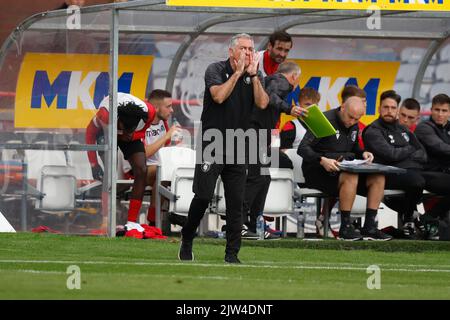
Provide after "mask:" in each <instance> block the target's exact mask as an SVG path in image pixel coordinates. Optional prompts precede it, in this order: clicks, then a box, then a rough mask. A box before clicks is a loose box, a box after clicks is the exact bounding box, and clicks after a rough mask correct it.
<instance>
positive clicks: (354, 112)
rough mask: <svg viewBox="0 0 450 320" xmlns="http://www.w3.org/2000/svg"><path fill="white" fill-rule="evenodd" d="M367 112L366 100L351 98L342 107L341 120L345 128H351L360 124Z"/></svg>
mask: <svg viewBox="0 0 450 320" xmlns="http://www.w3.org/2000/svg"><path fill="white" fill-rule="evenodd" d="M365 112H366V107H365V104H364V100H363V99H362V98H360V97H355V96H354V97H350V98H348V99H347V100H346V101H345V102H344V103H343V104H342V106H341V111H340V115H341V120H342V122H343V123H344V125H345V127H347V128H350V127H351V126H353V125H355V124H357V123H358V121H359V119H361V117H362V116H363V115H364V113H365Z"/></svg>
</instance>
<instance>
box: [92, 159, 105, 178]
mask: <svg viewBox="0 0 450 320" xmlns="http://www.w3.org/2000/svg"><path fill="white" fill-rule="evenodd" d="M91 170H92V178H94V179H95V180H99V181H103V169H102V167H101V166H100V165H99V164H98V163H97V164H96V165H95V166H93V167H91Z"/></svg>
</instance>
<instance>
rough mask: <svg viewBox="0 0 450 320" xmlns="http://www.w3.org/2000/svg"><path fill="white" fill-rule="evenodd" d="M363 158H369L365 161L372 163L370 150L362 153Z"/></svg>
mask: <svg viewBox="0 0 450 320" xmlns="http://www.w3.org/2000/svg"><path fill="white" fill-rule="evenodd" d="M363 158H364V159H368V160H369V161H367V163H372V161H373V154H372V152H369V151H365V152H364V153H363Z"/></svg>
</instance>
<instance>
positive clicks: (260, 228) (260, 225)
mask: <svg viewBox="0 0 450 320" xmlns="http://www.w3.org/2000/svg"><path fill="white" fill-rule="evenodd" d="M265 231H266V230H265V222H264V217H263V215H262V213H260V214H259V215H258V217H257V218H256V234H257V235H258V240H264V234H265Z"/></svg>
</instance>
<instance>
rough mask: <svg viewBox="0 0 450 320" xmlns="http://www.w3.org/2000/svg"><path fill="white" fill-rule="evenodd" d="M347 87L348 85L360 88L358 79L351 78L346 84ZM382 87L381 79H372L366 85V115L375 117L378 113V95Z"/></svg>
mask: <svg viewBox="0 0 450 320" xmlns="http://www.w3.org/2000/svg"><path fill="white" fill-rule="evenodd" d="M345 85H346V86H348V85H355V86H357V87H358V81H357V80H356V78H349V79H348V80H347V82H346V83H345ZM379 86H380V79H379V78H373V79H370V80H369V81H368V82H367V83H366V85H365V86H364V88H363V89H364V91H365V92H366V96H367V109H366V115H374V114H375V111H376V104H377V93H378V88H379Z"/></svg>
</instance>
